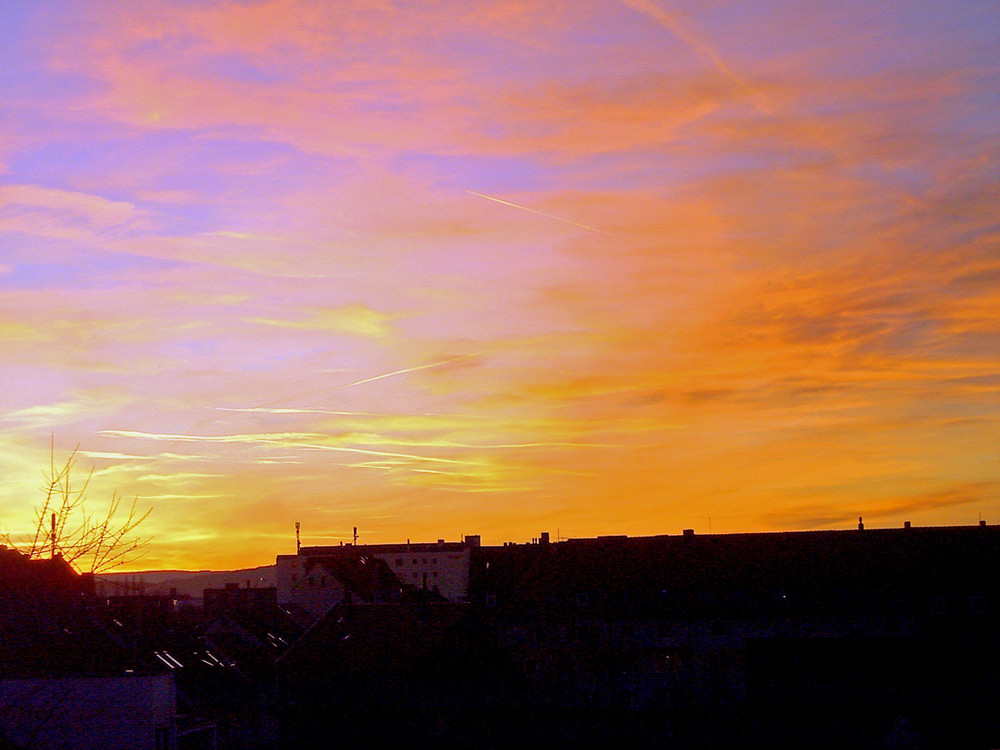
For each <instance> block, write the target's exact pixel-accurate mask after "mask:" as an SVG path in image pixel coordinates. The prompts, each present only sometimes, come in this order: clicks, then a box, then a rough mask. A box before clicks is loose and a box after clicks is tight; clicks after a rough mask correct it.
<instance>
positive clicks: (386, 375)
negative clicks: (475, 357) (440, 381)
mask: <svg viewBox="0 0 1000 750" xmlns="http://www.w3.org/2000/svg"><path fill="white" fill-rule="evenodd" d="M459 359H462V358H461V357H452V358H451V359H442V360H441V361H440V362H431V363H430V364H429V365H418V366H417V367H407V368H406V369H403V370H393V371H392V372H386V373H383V374H381V375H375V376H374V377H371V378H364V379H363V380H355V381H354V382H353V383H345V384H344V385H338V386H337V387H336V388H333V389H332V390H335V391H342V390H344V389H345V388H353V387H354V386H356V385H364V384H365V383H374V382H375V381H376V380H383V379H385V378H391V377H393V376H394V375H405V374H406V373H408V372H416V371H417V370H429V369H431V368H432V367H440V366H441V365H446V364H448V363H449V362H455V361H456V360H459Z"/></svg>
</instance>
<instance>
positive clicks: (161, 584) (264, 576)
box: [97, 565, 275, 599]
mask: <svg viewBox="0 0 1000 750" xmlns="http://www.w3.org/2000/svg"><path fill="white" fill-rule="evenodd" d="M227 583H235V584H238V585H239V587H240V588H244V587H247V586H250V587H252V588H262V587H266V586H274V585H275V577H274V566H273V565H263V566H261V567H259V568H242V569H240V570H147V571H142V572H136V573H104V574H101V575H100V576H98V577H97V588H98V591H100V592H102V593H103V594H114V593H122V594H124V593H129V592H132V593H140V592H141V593H145V594H169V593H170V590H171V589H177V593H178V594H180V595H181V596H184V595H187V596H191V597H194V598H198V599H200V598H201V594H202V591H203V590H204V589H221V588H224V587H225V585H226V584H227Z"/></svg>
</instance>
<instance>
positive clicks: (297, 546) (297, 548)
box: [295, 521, 302, 555]
mask: <svg viewBox="0 0 1000 750" xmlns="http://www.w3.org/2000/svg"><path fill="white" fill-rule="evenodd" d="M300 526H301V524H299V522H298V521H296V522H295V554H296V555H297V554H299V551H300V550H301V549H302V539H300V538H299V527H300Z"/></svg>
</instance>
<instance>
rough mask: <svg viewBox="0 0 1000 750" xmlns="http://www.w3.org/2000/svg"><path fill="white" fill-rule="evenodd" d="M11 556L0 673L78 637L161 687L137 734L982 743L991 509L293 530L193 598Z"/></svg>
mask: <svg viewBox="0 0 1000 750" xmlns="http://www.w3.org/2000/svg"><path fill="white" fill-rule="evenodd" d="M8 557H10V559H9V560H8V559H7V558H0V567H2V566H6V568H4V569H2V570H0V600H2V601H5V602H7V605H6V606H7V609H5V610H4V617H5V618H7V622H6V623H4V624H3V632H4V633H5V634H6V637H8V639H10V637H11V633H13V632H15V631H17V630H20V631H21V632H23V633H27V635H26V636H25V637H22V638H20V639H14V640H13V641H10V643H14V644H15V645H14V646H9V647H8V648H7V649H6V650H0V657H2V658H0V687H2V684H3V679H2V678H3V677H4V676H7V677H8V679H13V678H15V677H19V678H24V677H25V676H31V677H32V678H33V679H38V680H42V681H44V680H51V679H52V678H54V677H58V676H59V675H60V674H62V675H63V676H65V675H66V674H69V673H73V672H74V670H75V673H76V674H77V675H78V676H83V675H84V674H85V673H91V672H93V671H94V670H95V666H94V664H95V660H93V659H79V660H78V663H77V662H74V663H70V664H66V665H61V664H60V663H58V660H52V659H40V660H36V661H32V660H31V658H30V657H31V649H32V648H33V646H32V644H33V643H36V642H37V641H38V639H39V638H41V637H42V636H44V637H45V639H47V640H45V643H46V644H48V646H49V648H50V649H56V648H57V647H58V648H61V649H63V650H64V651H65V652H66V653H70V652H71V650H72V649H70V646H73V644H76V646H75V647H85V646H86V644H87V643H91V644H93V647H94V648H98V647H99V648H102V649H104V652H103V653H104V655H103V656H102V657H101V659H100V665H101V673H102V674H104V675H105V676H108V677H110V676H113V675H114V674H117V673H119V672H120V673H122V674H123V675H124V674H125V670H126V669H129V670H133V671H131V672H128V674H129V675H135V674H139V673H140V672H141V673H142V674H144V675H149V676H150V677H151V678H155V679H156V680H158V682H156V685H160V684H161V683H163V682H164V680H167V682H168V683H169V684H172V685H174V686H175V694H174V697H172V698H170V699H169V700H166V701H165V702H164V703H162V706H164V707H165V708H166V709H168V710H169V711H173V716H172V717H171V716H168V715H167V714H157V715H156V716H152V715H150V716H149V717H143V719H142V722H140V723H141V726H140V727H139V729H141V731H144V732H147V733H148V744H146V745H142V746H147V747H157V748H159V747H163V748H177V749H178V750H186V749H189V748H195V747H213V748H235V747H258V748H261V749H262V750H263V749H266V748H295V749H296V750H310V748H327V747H332V746H335V745H342V744H347V745H349V746H384V745H385V744H386V743H398V744H400V745H401V746H405V747H423V746H430V745H434V746H435V747H452V746H469V747H482V748H491V747H510V746H523V747H537V746H541V745H549V744H553V745H555V744H557V743H577V744H579V745H580V746H582V747H589V746H595V745H599V744H601V743H615V746H626V747H628V746H630V747H668V748H669V747H676V748H714V747H719V748H729V747H736V748H745V747H766V748H779V747H780V748H796V747H801V748H842V747H851V748H858V749H859V750H861V749H864V748H925V749H930V748H983V749H985V748H994V747H1000V712H998V711H997V706H998V705H1000V672H998V666H1000V659H998V656H1000V638H998V629H997V625H998V611H1000V598H998V594H1000V591H998V563H1000V559H998V557H1000V528H996V527H990V526H986V525H979V526H973V527H947V528H903V529H892V530H884V529H882V530H872V529H868V530H861V529H857V530H854V529H852V530H849V531H829V532H826V531H824V532H795V533H773V534H730V535H709V536H702V535H695V534H693V533H690V532H685V533H684V534H682V535H678V536H658V537H645V538H625V537H600V538H597V539H579V540H569V541H560V542H550V541H549V539H548V537H547V535H544V534H543V535H542V536H541V537H540V538H539V539H538V540H537V541H536V542H534V543H532V544H519V545H515V544H508V545H504V546H501V547H484V546H480V545H479V544H478V539H477V538H475V537H473V538H470V539H469V540H467V541H466V542H463V543H445V542H443V541H442V542H438V544H437V545H435V544H421V545H416V544H415V545H374V546H372V545H357V546H354V545H347V546H344V547H338V548H303V549H302V550H301V551H300V554H299V555H296V556H283V557H284V558H285V565H286V573H287V575H286V576H285V577H284V578H283V577H282V575H281V574H279V576H278V580H279V586H278V588H277V590H275V589H258V590H248V589H239V588H237V587H229V588H227V589H224V590H218V591H214V592H212V591H209V592H206V596H205V599H204V607H203V608H202V609H200V610H197V609H192V608H190V607H186V608H177V606H176V605H177V602H176V601H171V599H170V598H169V597H166V598H163V597H161V598H159V599H158V598H156V597H147V598H146V600H144V601H139V600H136V601H135V602H129V601H125V600H124V599H121V598H119V599H114V598H113V599H101V598H99V597H93V596H92V594H88V593H87V587H86V586H82V587H80V586H76V584H73V583H72V581H70V580H69V578H68V577H67V575H66V571H64V570H62V569H61V568H58V566H50V567H52V570H53V571H54V572H55V573H57V574H58V575H59V576H62V578H60V579H59V581H62V580H63V579H66V581H65V582H64V583H60V584H59V586H63V587H64V590H65V591H67V592H69V594H68V597H67V596H64V595H63V594H59V595H58V596H57V595H56V594H53V593H51V591H50V590H49V589H52V585H54V584H51V581H50V583H49V584H47V585H49V589H46V591H44V592H41V593H38V592H37V591H36V592H35V593H32V584H31V582H30V580H29V579H26V578H25V576H24V571H25V570H28V568H27V567H25V565H24V564H23V561H19V560H17V559H16V558H14V557H11V556H10V555H8ZM291 557H294V558H296V559H293V560H289V559H288V558H291ZM14 563H16V565H15V564H14ZM279 563H281V559H280V558H279ZM36 567H38V566H36ZM435 573H436V574H437V575H436V576H435ZM29 578H30V577H29ZM283 581H284V584H283V583H282V582H283ZM435 581H438V582H440V584H439V585H437V586H435V583H434V582H435ZM283 585H284V589H283ZM57 588H58V587H57ZM59 590H63V589H59ZM289 592H291V593H289ZM21 598H23V599H25V600H26V601H29V602H30V603H31V606H30V607H29V608H25V607H21V608H18V607H17V606H16V602H17V601H18V600H19V599H21ZM321 604H322V605H323V606H320V605H321ZM18 612H21V613H22V614H18ZM23 612H28V613H30V614H31V616H30V618H27V619H25V616H24V615H23ZM29 621H30V622H29ZM31 623H35V624H33V625H32V624H31ZM29 626H30V627H29ZM63 626H65V627H66V629H67V630H68V631H70V633H64V632H63V631H62V630H61V629H60V628H61V627H63ZM60 634H61V635H60ZM74 639H76V640H74ZM18 644H19V645H18ZM81 644H82V645H81ZM62 652H63V651H52V653H62ZM25 663H28V664H30V668H26V667H25ZM158 675H160V676H164V675H165V677H158ZM129 679H134V678H133V677H129ZM109 684H110V683H109ZM158 705H159V704H158ZM66 708H67V707H66V705H60V706H59V710H60V712H61V713H66ZM165 717H166V718H165ZM109 720H110V719H109ZM113 720H115V721H124V719H123V717H121V716H119V717H117V718H115V719H113ZM2 722H3V717H0V731H2V730H3V725H2ZM15 734H16V733H14V732H7V733H6V735H7V736H6V737H4V736H3V735H0V747H8V746H14V747H17V746H22V747H26V746H25V745H23V744H22V745H17V744H9V745H5V744H3V743H4V742H9V743H15V742H16V739H17V737H15V736H14V735H15ZM64 746H65V747H86V745H73V744H72V743H69V744H66V745H64ZM136 746H139V745H136Z"/></svg>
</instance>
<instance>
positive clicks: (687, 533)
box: [684, 529, 694, 536]
mask: <svg viewBox="0 0 1000 750" xmlns="http://www.w3.org/2000/svg"><path fill="white" fill-rule="evenodd" d="M684 536H694V529H684Z"/></svg>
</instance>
